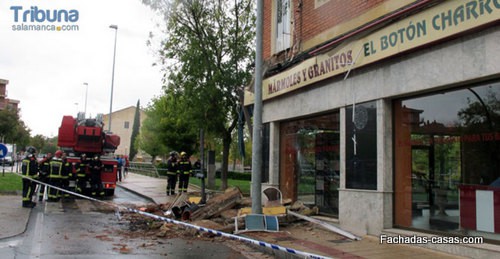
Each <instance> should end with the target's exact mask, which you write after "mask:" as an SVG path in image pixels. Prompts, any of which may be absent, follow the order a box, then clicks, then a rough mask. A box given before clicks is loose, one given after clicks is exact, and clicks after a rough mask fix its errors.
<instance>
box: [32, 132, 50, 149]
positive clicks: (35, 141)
mask: <svg viewBox="0 0 500 259" xmlns="http://www.w3.org/2000/svg"><path fill="white" fill-rule="evenodd" d="M46 143H47V138H46V137H45V136H43V135H40V134H37V135H35V136H34V137H32V138H31V140H30V145H31V146H33V147H35V148H36V150H37V151H38V152H41V150H42V149H43V148H44V147H45V145H46Z"/></svg>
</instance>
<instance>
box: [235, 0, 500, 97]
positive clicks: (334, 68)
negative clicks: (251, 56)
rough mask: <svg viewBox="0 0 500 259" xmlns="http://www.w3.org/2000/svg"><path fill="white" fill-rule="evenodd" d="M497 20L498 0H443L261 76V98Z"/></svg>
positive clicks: (499, 17) (251, 95)
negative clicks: (273, 73)
mask: <svg viewBox="0 0 500 259" xmlns="http://www.w3.org/2000/svg"><path fill="white" fill-rule="evenodd" d="M498 20H500V0H472V1H471V0H467V1H465V0H456V1H445V2H444V3H442V4H439V5H437V6H435V7H432V8H430V9H428V10H425V11H423V12H421V13H418V14H416V15H413V16H410V17H408V18H406V19H403V20H401V21H399V22H397V23H394V24H392V25H390V26H387V27H384V28H382V29H381V30H379V31H376V32H374V33H372V34H370V35H368V36H366V37H364V38H362V39H359V40H356V41H352V42H350V43H347V44H344V46H340V47H338V48H336V49H334V50H332V51H330V52H328V53H326V54H322V55H318V56H315V57H313V58H310V59H308V60H305V61H304V62H302V63H301V64H299V65H297V66H294V67H292V68H290V69H288V70H286V71H284V72H282V73H280V74H277V75H274V76H271V77H269V78H266V79H264V81H263V84H262V87H263V89H262V99H263V100H266V99H270V98H273V97H276V96H279V95H282V94H285V93H288V92H291V91H293V90H296V89H299V88H302V87H305V86H308V85H311V84H313V83H316V82H318V81H321V80H324V79H326V78H329V77H333V76H336V75H339V74H342V73H345V72H346V71H348V70H349V69H350V68H358V67H361V66H364V65H368V64H371V63H373V62H376V61H380V60H382V59H384V58H387V57H390V56H393V55H396V54H399V53H402V52H405V51H408V50H411V49H414V48H417V47H420V46H423V45H425V44H428V43H431V42H435V41H437V40H441V39H444V38H447V37H450V36H453V35H455V34H458V33H461V32H464V31H467V30H470V29H473V28H477V27H480V26H482V25H485V24H488V23H490V22H494V21H498ZM253 100H254V99H253V93H250V92H248V91H246V95H245V104H247V105H248V104H251V103H253Z"/></svg>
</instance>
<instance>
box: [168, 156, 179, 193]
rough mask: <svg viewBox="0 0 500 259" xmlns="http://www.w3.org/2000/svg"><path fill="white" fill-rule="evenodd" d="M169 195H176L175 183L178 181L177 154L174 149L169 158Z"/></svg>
mask: <svg viewBox="0 0 500 259" xmlns="http://www.w3.org/2000/svg"><path fill="white" fill-rule="evenodd" d="M167 179H168V180H167V196H168V195H175V184H176V183H177V154H176V153H175V152H174V151H172V152H170V157H169V158H168V160H167Z"/></svg>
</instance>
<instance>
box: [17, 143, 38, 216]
mask: <svg viewBox="0 0 500 259" xmlns="http://www.w3.org/2000/svg"><path fill="white" fill-rule="evenodd" d="M26 153H27V155H26V157H25V158H24V159H23V160H22V166H21V172H22V174H23V175H24V176H26V177H28V178H37V177H38V176H37V173H38V162H37V161H36V157H35V154H36V149H35V148H34V147H28V148H27V149H26ZM22 181H23V207H25V208H33V207H35V205H36V203H35V202H33V201H32V198H33V193H34V191H35V188H36V183H35V182H33V181H31V180H30V179H27V178H24V177H23V180H22Z"/></svg>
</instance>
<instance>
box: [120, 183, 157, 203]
mask: <svg viewBox="0 0 500 259" xmlns="http://www.w3.org/2000/svg"><path fill="white" fill-rule="evenodd" d="M116 186H118V187H120V188H122V189H124V190H127V191H128V192H131V193H133V194H135V195H138V196H141V197H142V198H144V199H146V200H148V201H150V202H152V203H154V204H157V203H156V202H155V201H154V200H153V199H152V198H151V197H149V196H147V195H144V194H142V193H140V192H138V191H136V190H133V189H131V188H127V187H125V186H123V185H122V184H118V183H117V184H116Z"/></svg>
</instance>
